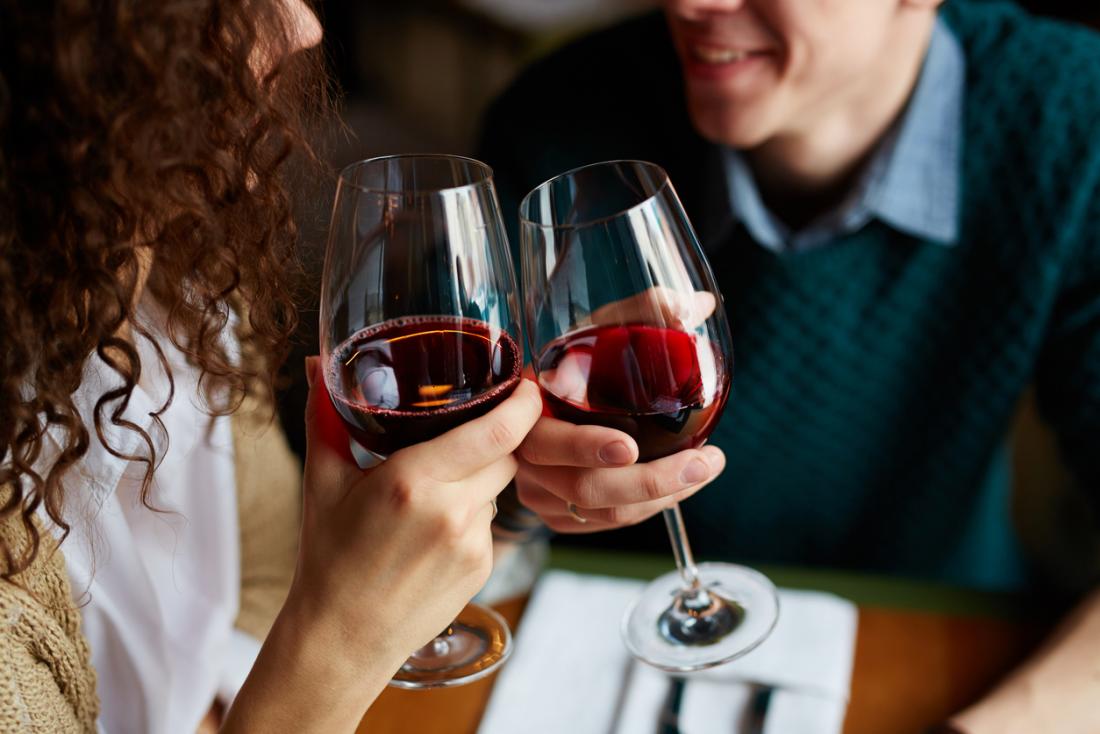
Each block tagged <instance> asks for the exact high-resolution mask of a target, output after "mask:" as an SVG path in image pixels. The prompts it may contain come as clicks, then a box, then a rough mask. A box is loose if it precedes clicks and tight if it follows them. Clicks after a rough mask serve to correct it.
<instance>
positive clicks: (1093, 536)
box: [1035, 187, 1100, 585]
mask: <svg viewBox="0 0 1100 734" xmlns="http://www.w3.org/2000/svg"><path fill="white" fill-rule="evenodd" d="M1092 191H1093V193H1092V195H1091V197H1089V203H1088V205H1087V206H1086V207H1084V210H1085V211H1086V214H1085V215H1084V217H1083V226H1081V227H1080V228H1077V231H1079V232H1081V233H1082V236H1081V237H1080V239H1079V240H1078V241H1077V242H1075V243H1073V244H1074V251H1073V253H1072V254H1071V256H1070V257H1068V258H1067V260H1066V261H1065V263H1064V266H1063V270H1062V273H1063V275H1062V288H1061V290H1060V292H1059V296H1058V301H1057V303H1056V305H1055V308H1054V312H1053V314H1052V318H1051V321H1050V323H1049V327H1048V330H1047V335H1046V339H1045V342H1044V346H1043V350H1042V352H1041V354H1040V357H1039V362H1038V365H1037V371H1036V377H1035V388H1036V398H1037V401H1038V407H1039V412H1040V415H1041V417H1042V418H1043V420H1044V421H1045V422H1046V423H1047V424H1048V425H1049V426H1050V428H1051V429H1053V431H1054V434H1055V436H1056V438H1057V443H1058V448H1059V454H1060V458H1061V463H1062V464H1063V465H1064V467H1065V469H1067V470H1068V471H1069V474H1070V476H1071V477H1072V480H1073V482H1072V484H1073V485H1074V486H1072V487H1068V488H1052V490H1051V491H1052V492H1054V493H1055V494H1056V496H1055V498H1054V503H1055V504H1056V505H1057V507H1056V508H1055V509H1054V512H1053V515H1054V521H1055V526H1056V532H1055V536H1060V537H1059V538H1058V542H1060V543H1062V544H1063V545H1065V546H1066V547H1065V548H1063V549H1061V551H1060V552H1061V555H1062V557H1063V560H1064V564H1063V565H1069V566H1072V575H1073V576H1074V577H1076V578H1075V583H1076V584H1077V585H1081V584H1087V583H1096V582H1097V581H1100V187H1092Z"/></svg>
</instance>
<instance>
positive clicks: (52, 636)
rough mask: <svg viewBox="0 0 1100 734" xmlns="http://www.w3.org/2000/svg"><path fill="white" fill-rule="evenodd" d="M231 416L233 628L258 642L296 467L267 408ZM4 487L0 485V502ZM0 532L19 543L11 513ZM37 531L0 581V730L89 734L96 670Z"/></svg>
mask: <svg viewBox="0 0 1100 734" xmlns="http://www.w3.org/2000/svg"><path fill="white" fill-rule="evenodd" d="M232 422H233V439H234V449H235V451H236V478H237V492H238V503H239V509H240V512H239V515H240V523H241V608H240V614H239V615H238V617H237V627H239V628H240V629H242V630H244V631H245V632H248V633H250V634H252V635H253V636H255V637H257V638H258V639H261V640H262V639H263V638H264V636H265V635H266V634H267V630H268V628H269V627H270V626H271V623H272V621H273V620H274V619H275V615H276V614H277V613H278V611H279V608H280V607H281V606H282V603H283V600H284V599H285V598H286V593H287V589H288V588H289V586H290V580H291V577H292V575H293V572H294V562H295V558H296V555H297V542H298V523H299V518H300V509H301V501H300V480H301V470H300V467H299V466H298V462H297V459H296V458H295V457H294V456H293V454H292V453H291V452H290V450H289V448H288V447H287V444H286V440H285V438H284V437H283V434H282V432H281V431H280V430H279V428H278V426H277V425H276V424H275V423H274V422H273V421H272V420H271V410H270V408H269V407H267V406H264V405H261V404H260V403H259V402H258V401H256V400H250V401H246V403H245V405H244V406H242V408H241V410H239V411H238V412H237V413H236V414H235V415H234V416H233V418H232ZM7 492H8V490H7V488H0V500H2V499H3V496H2V495H6V494H7ZM0 535H2V536H3V538H4V541H5V542H7V543H11V544H12V546H9V547H19V544H20V543H24V542H26V538H25V533H24V530H23V528H22V524H21V522H20V521H19V519H18V518H17V517H13V518H10V519H9V520H7V521H5V522H2V523H0ZM42 539H43V542H42V545H41V550H40V552H39V553H38V556H37V557H36V558H35V561H34V563H33V564H32V565H31V567H30V568H29V569H27V570H26V571H25V572H24V573H23V574H22V575H21V576H20V578H19V582H20V585H16V584H12V583H9V582H5V581H0V732H2V733H5V734H6V733H7V732H33V733H34V734H38V733H39V732H41V734H58V733H61V732H94V731H95V721H96V716H97V715H98V711H99V700H98V699H97V697H96V690H95V688H96V682H95V671H94V670H92V667H91V662H90V655H89V648H88V642H87V640H86V639H85V638H84V636H83V634H82V633H81V631H80V612H79V610H78V609H77V608H76V606H75V605H74V603H73V599H72V593H71V590H70V587H69V579H68V576H67V575H66V572H65V560H64V557H63V556H62V551H63V550H64V549H63V548H61V549H58V548H57V544H56V543H55V542H54V541H53V538H52V536H51V535H50V533H48V532H44V533H43V534H42ZM21 586H22V587H23V588H21Z"/></svg>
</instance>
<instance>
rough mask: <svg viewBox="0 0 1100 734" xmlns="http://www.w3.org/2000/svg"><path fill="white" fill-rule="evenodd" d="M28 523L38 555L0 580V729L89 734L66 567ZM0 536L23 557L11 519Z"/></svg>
mask: <svg viewBox="0 0 1100 734" xmlns="http://www.w3.org/2000/svg"><path fill="white" fill-rule="evenodd" d="M0 493H3V494H5V495H6V494H7V489H6V488H0ZM31 522H32V523H33V525H34V527H35V530H36V531H37V532H38V535H39V539H40V541H39V542H40V548H39V552H38V554H37V555H36V556H35V558H34V560H33V561H32V562H31V564H30V565H29V566H28V567H27V568H26V569H25V570H24V571H22V572H20V573H19V574H18V575H16V576H15V577H14V578H12V579H10V580H8V579H0V729H3V730H4V731H9V730H18V731H29V732H80V731H95V722H96V717H97V715H98V710H99V703H98V699H97V698H96V692H95V672H94V670H93V668H92V664H91V655H90V651H89V649H88V643H87V640H86V639H85V638H84V635H83V633H82V632H81V629H80V613H79V611H78V610H77V608H76V604H75V603H74V601H73V598H72V591H71V588H70V586H69V579H68V575H67V574H66V572H65V560H64V557H63V556H62V554H61V550H60V549H59V548H58V547H57V543H56V542H55V541H54V537H53V535H52V534H51V533H50V532H49V531H48V530H46V529H45V528H44V527H43V526H42V524H41V523H40V522H38V520H37V518H34V519H32V521H31ZM0 537H2V538H3V540H4V541H5V545H4V547H5V548H11V549H15V550H16V551H22V550H24V549H25V548H27V547H28V545H29V543H31V537H32V535H31V532H30V531H29V530H28V528H27V526H26V525H25V523H24V521H23V518H22V516H21V515H20V514H18V513H16V514H12V515H9V516H7V517H5V518H3V519H0Z"/></svg>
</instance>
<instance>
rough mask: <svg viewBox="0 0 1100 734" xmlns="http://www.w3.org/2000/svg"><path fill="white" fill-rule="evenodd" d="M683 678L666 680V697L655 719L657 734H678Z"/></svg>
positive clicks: (684, 683)
mask: <svg viewBox="0 0 1100 734" xmlns="http://www.w3.org/2000/svg"><path fill="white" fill-rule="evenodd" d="M685 685H686V681H684V679H683V678H677V677H671V678H669V679H668V695H667V696H665V702H664V704H663V705H662V706H661V713H660V715H658V717H657V734H680V705H681V704H682V703H683V701H684V686H685Z"/></svg>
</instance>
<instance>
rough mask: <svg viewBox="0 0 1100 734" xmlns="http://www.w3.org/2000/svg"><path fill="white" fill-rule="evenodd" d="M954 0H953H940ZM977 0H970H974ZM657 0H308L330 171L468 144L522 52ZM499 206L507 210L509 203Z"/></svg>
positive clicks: (315, 255)
mask: <svg viewBox="0 0 1100 734" xmlns="http://www.w3.org/2000/svg"><path fill="white" fill-rule="evenodd" d="M946 1H947V2H955V1H958V0H946ZM970 1H975V0H970ZM655 2H656V0H402V1H401V2H368V1H366V0H315V5H316V9H317V11H318V14H319V15H320V17H321V22H322V24H323V25H324V29H325V53H326V56H327V57H328V59H329V61H330V65H331V68H332V70H333V72H334V74H335V76H336V80H337V84H338V87H339V90H340V92H339V96H338V105H339V106H338V119H337V120H334V121H333V124H332V125H331V129H326V130H323V131H320V137H321V141H320V143H321V144H320V150H321V153H322V155H323V157H324V158H325V160H326V162H327V164H328V165H329V167H330V168H331V169H332V171H338V170H339V169H340V168H342V167H343V166H345V165H347V164H348V163H351V162H354V161H357V160H361V159H364V158H369V157H372V156H377V155H385V154H391V153H415V152H433V153H459V154H469V153H471V152H472V151H473V149H474V146H475V143H476V137H477V130H478V124H479V121H480V119H481V116H482V114H483V112H484V111H485V108H486V107H487V105H488V104H489V103H490V102H492V100H493V99H494V98H495V97H496V95H498V94H499V93H500V92H502V91H503V90H504V89H505V88H506V87H507V85H508V83H509V82H510V81H511V80H512V79H513V78H514V77H515V75H516V74H517V73H518V72H519V71H520V70H521V69H522V68H523V67H524V66H525V65H526V64H528V63H530V62H531V61H533V60H534V59H536V58H538V57H539V56H541V55H543V54H546V53H548V52H549V51H552V50H553V49H555V48H557V47H558V46H560V45H561V44H563V43H566V42H568V41H569V40H571V39H573V38H576V37H577V36H580V35H583V34H585V33H587V32H590V31H593V30H596V29H598V28H600V27H603V26H607V25H611V24H613V23H615V22H617V21H619V20H622V19H624V18H626V17H629V16H631V15H636V14H639V13H644V12H648V11H650V10H652V9H653V7H654V6H655ZM1019 2H1021V4H1023V5H1025V6H1027V7H1028V8H1029V9H1031V10H1032V11H1033V12H1036V13H1040V14H1044V15H1053V16H1057V17H1062V18H1067V19H1071V20H1074V21H1077V22H1082V23H1089V24H1091V25H1094V26H1097V27H1100V4H1098V3H1096V2H1079V1H1078V0H1042V1H1040V0H1019ZM334 182H335V175H334V174H326V175H325V176H323V177H322V180H321V181H320V182H318V184H317V185H313V186H308V187H304V188H303V189H302V190H301V192H300V194H301V195H300V199H301V201H300V203H299V222H300V225H301V228H302V244H303V248H302V252H303V260H304V264H305V267H306V268H307V271H308V272H309V278H308V282H309V283H310V291H309V292H307V293H306V294H305V295H306V300H307V305H306V307H305V308H304V309H303V312H302V314H301V327H300V329H299V334H298V338H297V340H296V344H295V351H294V353H293V354H292V355H291V358H290V359H289V360H288V362H287V367H286V369H285V372H286V378H287V379H286V384H287V385H289V386H290V387H289V389H288V390H286V391H285V392H284V393H283V395H282V398H281V406H280V407H281V413H282V417H283V423H284V425H285V427H286V430H287V435H288V438H289V439H290V441H291V445H292V447H293V448H294V449H295V450H296V451H298V452H300V453H301V452H302V451H303V449H304V433H303V429H302V418H301V416H302V415H303V410H304V407H305V380H304V372H303V367H302V362H303V359H304V357H305V356H306V355H308V354H314V353H316V351H317V334H316V324H317V313H316V309H315V307H314V305H313V304H314V303H315V301H316V298H317V291H318V290H319V289H320V275H319V273H320V265H321V259H322V257H323V247H324V241H325V229H326V227H327V223H328V216H329V209H330V207H331V203H332V196H333V191H334V189H335V184H334ZM505 214H506V215H511V214H513V213H512V212H505Z"/></svg>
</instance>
